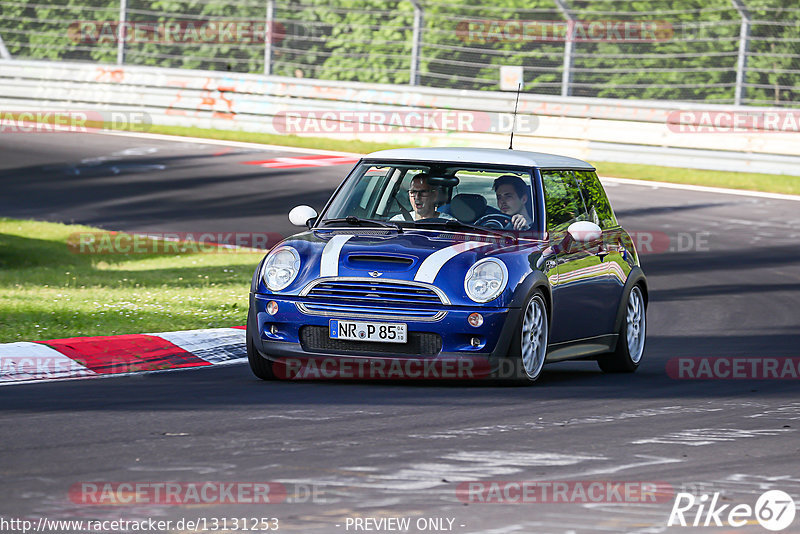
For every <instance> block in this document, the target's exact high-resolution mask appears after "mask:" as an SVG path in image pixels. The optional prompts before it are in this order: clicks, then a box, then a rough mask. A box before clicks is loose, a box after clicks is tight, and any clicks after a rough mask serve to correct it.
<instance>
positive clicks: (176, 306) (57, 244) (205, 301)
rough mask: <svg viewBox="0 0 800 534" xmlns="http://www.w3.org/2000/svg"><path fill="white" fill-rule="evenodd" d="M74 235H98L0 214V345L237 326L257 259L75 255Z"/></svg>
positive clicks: (248, 255)
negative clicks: (9, 217) (0, 274)
mask: <svg viewBox="0 0 800 534" xmlns="http://www.w3.org/2000/svg"><path fill="white" fill-rule="evenodd" d="M77 232H103V231H102V230H98V229H96V228H90V227H87V226H79V225H65V224H56V223H46V222H37V221H21V220H16V219H8V218H0V272H2V273H3V275H2V277H0V343H8V342H12V341H38V340H45V339H56V338H63V337H72V336H94V335H109V334H139V333H143V332H163V331H169V330H183V329H195V328H215V327H226V326H238V325H243V324H245V321H246V315H247V305H248V302H247V297H248V291H249V287H250V279H251V277H252V274H253V270H254V269H255V266H256V265H257V264H258V262H259V261H260V259H261V258H262V257H263V254H262V253H258V252H242V251H241V250H240V251H237V252H233V251H230V249H219V248H214V249H213V250H212V251H211V252H196V250H197V248H196V247H195V248H194V249H191V248H190V250H194V251H195V252H188V253H179V254H174V253H171V254H158V253H146V254H137V253H133V252H130V253H112V254H79V253H76V251H75V250H74V249H73V248H71V247H69V246H68V242H69V241H71V236H73V238H74V235H75V233H77ZM209 248H211V247H209ZM148 250H150V249H148Z"/></svg>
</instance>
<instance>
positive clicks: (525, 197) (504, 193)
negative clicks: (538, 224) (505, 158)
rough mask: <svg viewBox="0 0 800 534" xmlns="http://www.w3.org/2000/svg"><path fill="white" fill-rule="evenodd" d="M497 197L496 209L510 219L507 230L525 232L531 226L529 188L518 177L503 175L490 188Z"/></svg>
mask: <svg viewBox="0 0 800 534" xmlns="http://www.w3.org/2000/svg"><path fill="white" fill-rule="evenodd" d="M492 187H493V189H494V194H495V196H496V197H497V207H498V208H500V211H502V212H503V213H505V214H506V215H508V216H509V217H511V221H510V222H509V224H508V225H507V228H508V229H514V230H526V229H528V228H530V226H531V224H533V216H532V215H531V210H530V188H529V187H528V186H526V185H525V181H524V180H523V179H522V178H520V177H519V176H513V175H511V174H504V175H503V176H501V177H499V178H497V179H496V180H495V181H494V185H493V186H492Z"/></svg>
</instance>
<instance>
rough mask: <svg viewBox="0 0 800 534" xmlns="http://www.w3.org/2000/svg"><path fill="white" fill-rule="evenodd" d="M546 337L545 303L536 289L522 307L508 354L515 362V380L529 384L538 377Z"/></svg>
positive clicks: (542, 364) (542, 363) (547, 332)
mask: <svg viewBox="0 0 800 534" xmlns="http://www.w3.org/2000/svg"><path fill="white" fill-rule="evenodd" d="M548 339H549V322H548V317H547V305H546V304H545V302H544V297H543V296H542V294H541V293H539V292H538V291H537V292H536V293H534V294H533V295H532V296H531V298H530V299H529V300H528V302H527V304H526V305H525V308H524V309H523V312H522V318H521V320H520V325H519V327H518V329H517V333H516V335H515V336H514V341H513V342H512V343H513V344H512V350H511V354H510V356H511V357H512V361H513V362H514V364H515V365H514V366H513V369H514V370H515V373H514V381H515V382H519V383H523V384H531V383H533V382H535V381H536V380H537V379H538V378H539V375H541V374H542V367H544V360H545V356H546V355H547V343H548Z"/></svg>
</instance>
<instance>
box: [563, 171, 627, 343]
mask: <svg viewBox="0 0 800 534" xmlns="http://www.w3.org/2000/svg"><path fill="white" fill-rule="evenodd" d="M575 178H576V180H577V182H578V186H579V187H580V190H581V195H582V196H583V202H584V204H585V205H586V211H587V214H588V216H589V218H588V220H589V221H591V222H593V223H595V224H596V225H597V226H599V227H600V229H601V230H602V232H603V236H602V239H600V241H599V243H598V244H597V247H596V248H595V247H594V246H590V247H588V248H589V252H590V253H591V254H595V255H596V256H597V257H599V258H600V260H601V261H602V262H603V264H604V265H605V267H606V272H605V276H604V277H603V279H602V287H601V290H602V296H601V297H600V298H601V300H602V302H603V303H605V305H606V306H605V308H604V311H603V314H602V315H601V316H599V317H598V321H601V322H602V323H603V325H604V326H603V333H605V334H614V333H615V332H614V319H615V318H616V314H617V308H618V306H619V302H620V299H621V298H622V291H623V289H624V287H625V281H626V280H627V276H628V273H629V272H630V266H629V265H628V262H626V261H625V259H624V258H623V256H622V252H621V249H622V246H621V242H622V241H624V240H625V236H623V235H622V229H621V228H620V226H619V224H618V223H617V218H616V216H615V215H614V211H613V210H612V209H611V203H610V202H609V201H608V196H606V192H605V190H604V189H603V185H602V184H601V183H600V180H599V179H598V178H597V173H596V172H594V171H575Z"/></svg>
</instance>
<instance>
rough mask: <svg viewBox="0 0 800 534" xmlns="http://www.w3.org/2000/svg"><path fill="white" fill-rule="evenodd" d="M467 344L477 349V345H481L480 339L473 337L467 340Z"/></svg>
mask: <svg viewBox="0 0 800 534" xmlns="http://www.w3.org/2000/svg"><path fill="white" fill-rule="evenodd" d="M469 344H470V345H472V346H473V347H477V346H478V345H480V344H481V339H480V338H478V337H473V338H472V339H470V340H469Z"/></svg>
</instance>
